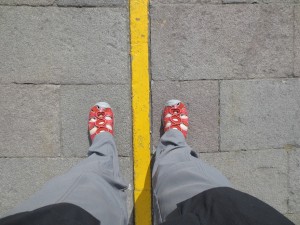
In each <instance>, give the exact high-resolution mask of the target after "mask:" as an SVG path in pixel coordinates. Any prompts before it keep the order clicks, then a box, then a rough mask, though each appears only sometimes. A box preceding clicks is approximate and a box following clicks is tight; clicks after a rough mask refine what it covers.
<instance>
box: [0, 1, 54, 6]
mask: <svg viewBox="0 0 300 225" xmlns="http://www.w3.org/2000/svg"><path fill="white" fill-rule="evenodd" d="M54 2H55V0H0V5H33V6H45V5H53V3H54Z"/></svg>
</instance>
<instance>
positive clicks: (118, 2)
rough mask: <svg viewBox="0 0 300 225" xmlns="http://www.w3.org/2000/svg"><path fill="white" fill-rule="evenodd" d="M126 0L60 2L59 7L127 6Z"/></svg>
mask: <svg viewBox="0 0 300 225" xmlns="http://www.w3.org/2000/svg"><path fill="white" fill-rule="evenodd" d="M125 4H127V1H126V0H58V2H57V5H59V6H81V7H85V6H125Z"/></svg>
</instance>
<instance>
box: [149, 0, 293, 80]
mask: <svg viewBox="0 0 300 225" xmlns="http://www.w3.org/2000/svg"><path fill="white" fill-rule="evenodd" d="M151 46H152V48H151V63H152V79H153V80H166V79H169V80H199V79H232V78H237V79H242V78H266V77H289V76H293V5H287V4H285V5H284V4H251V5H250V4H232V5H212V4H210V5H209V4H208V5H201V4H196V5H195V4H187V5H181V4H177V5H176V4H173V5H170V4H169V5H162V4H160V5H157V6H155V5H154V6H153V7H152V8H151Z"/></svg>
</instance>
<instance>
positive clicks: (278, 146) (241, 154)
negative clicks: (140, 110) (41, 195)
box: [0, 0, 300, 224]
mask: <svg viewBox="0 0 300 225" xmlns="http://www.w3.org/2000/svg"><path fill="white" fill-rule="evenodd" d="M239 3H243V4H239ZM251 3H257V4H251ZM299 3H300V1H299V0H281V1H280V0H152V2H151V3H150V22H151V28H150V31H151V36H150V38H151V47H150V53H151V59H150V60H151V75H152V80H151V90H152V144H153V149H154V147H155V146H156V144H157V142H158V139H159V127H160V113H161V109H162V107H163V104H164V102H165V101H166V100H168V99H170V98H179V99H181V100H183V101H184V102H185V103H186V104H187V105H188V107H189V110H190V121H191V126H190V130H189V137H188V142H189V143H190V145H191V146H192V147H193V148H194V150H195V151H197V152H198V153H199V154H200V157H202V158H204V159H205V160H206V161H208V162H209V163H211V164H212V165H214V166H215V167H217V168H218V169H220V170H221V171H222V172H223V173H224V174H225V175H226V176H227V177H228V178H229V179H230V180H231V182H232V183H233V185H234V187H236V188H238V189H240V190H242V191H245V192H248V193H250V194H253V195H254V196H257V197H259V198H260V199H262V200H264V201H266V202H267V203H269V204H270V205H272V206H273V207H275V208H276V209H278V210H279V211H280V212H282V213H283V214H285V215H287V216H288V217H289V218H291V219H292V220H293V221H294V222H295V223H296V224H300V78H299V77H300V4H299ZM127 4H128V3H127V2H126V1H124V0H0V31H1V32H0V86H1V88H0V127H1V130H0V190H1V191H0V216H1V215H3V214H4V213H5V211H7V210H9V209H10V208H12V207H14V206H15V205H16V204H17V203H18V202H19V201H21V200H23V199H26V198H27V197H28V196H30V195H31V194H32V193H34V192H35V191H36V190H38V189H39V188H40V187H41V186H42V185H43V184H44V183H45V182H46V181H47V180H48V179H50V178H51V177H53V176H55V175H57V174H61V173H63V172H64V171H66V170H67V169H68V168H70V167H71V166H72V165H74V164H76V163H77V162H78V161H79V160H81V159H82V158H83V157H85V155H86V151H87V148H88V138H87V116H88V111H89V108H90V106H92V105H93V104H94V103H95V102H96V101H98V100H104V101H108V102H109V103H110V104H111V105H112V107H113V108H114V111H115V115H116V135H115V136H116V142H117V146H118V150H119V155H120V163H121V173H122V174H123V175H124V176H125V178H126V180H128V182H130V183H131V184H132V149H131V146H132V143H131V142H132V137H131V136H132V135H131V79H130V76H131V74H130V55H129V51H130V43H129V35H130V34H129V18H128V15H129V12H128V6H127ZM128 207H129V214H131V211H132V207H133V203H132V190H130V191H129V199H128Z"/></svg>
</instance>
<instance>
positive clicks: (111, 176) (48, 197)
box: [9, 132, 128, 225]
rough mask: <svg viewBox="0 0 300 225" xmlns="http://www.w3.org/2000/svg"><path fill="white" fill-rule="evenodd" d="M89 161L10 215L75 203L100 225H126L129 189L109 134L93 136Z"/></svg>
mask: <svg viewBox="0 0 300 225" xmlns="http://www.w3.org/2000/svg"><path fill="white" fill-rule="evenodd" d="M88 154H89V157H88V158H86V159H84V160H82V161H81V162H80V163H79V164H78V165H76V166H74V167H73V168H72V169H71V170H70V171H69V172H67V173H66V174H64V175H62V176H57V177H54V178H53V179H52V180H50V181H48V182H47V183H46V184H45V185H44V187H43V188H42V189H41V190H40V191H38V192H37V193H35V194H34V195H33V196H32V197H31V198H29V199H28V200H26V201H25V202H23V203H21V204H20V205H19V206H17V207H16V208H15V209H13V210H12V211H10V212H9V215H12V214H15V213H18V212H24V211H31V210H34V209H37V208H40V207H43V206H46V205H50V204H55V203H61V202H66V203H72V204H74V205H77V206H79V207H81V208H83V209H84V210H86V211H87V212H89V213H90V214H92V215H93V216H94V217H95V218H97V219H99V220H100V221H101V224H104V225H106V224H107V225H111V224H120V225H126V224H127V222H128V214H127V207H126V193H125V189H127V185H126V184H125V183H124V182H123V181H122V179H121V177H120V174H119V162H118V154H117V149H116V145H115V142H114V138H113V136H112V134H111V133H109V132H101V133H98V134H97V135H95V136H93V144H92V145H91V147H90V148H89V152H88Z"/></svg>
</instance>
